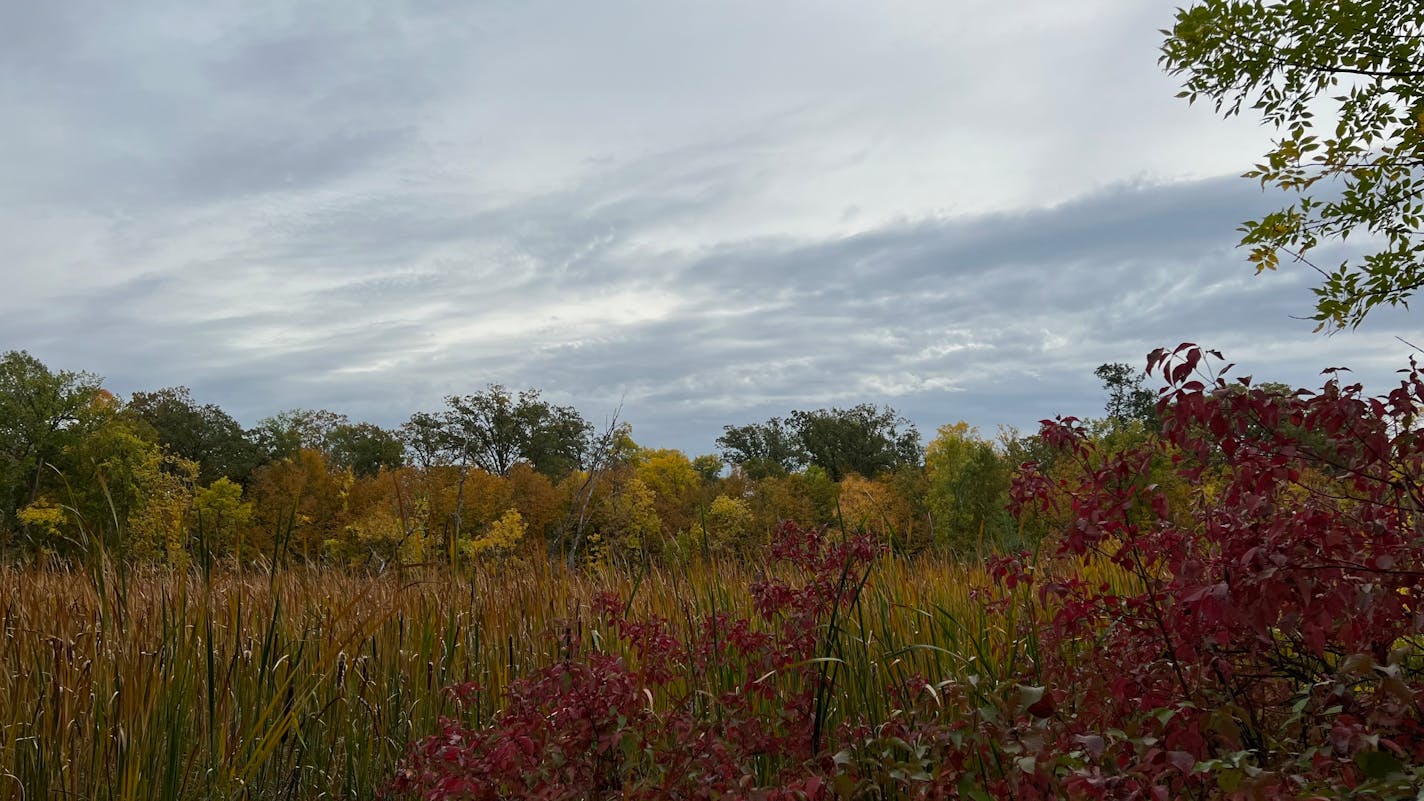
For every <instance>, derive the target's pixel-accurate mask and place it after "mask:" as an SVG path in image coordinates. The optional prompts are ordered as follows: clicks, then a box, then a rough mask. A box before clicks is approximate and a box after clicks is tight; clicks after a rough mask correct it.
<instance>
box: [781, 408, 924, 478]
mask: <svg viewBox="0 0 1424 801" xmlns="http://www.w3.org/2000/svg"><path fill="white" fill-rule="evenodd" d="M791 425H792V427H793V428H794V430H795V431H796V437H797V440H798V441H799V442H800V445H801V448H802V450H803V451H804V452H805V453H806V460H807V461H808V462H809V463H810V464H813V465H816V466H818V467H821V468H822V469H824V470H825V471H826V472H827V473H828V474H829V475H830V477H831V480H833V481H840V480H841V479H843V478H845V477H846V476H847V475H849V474H850V473H857V474H859V475H862V476H865V477H866V478H875V477H876V476H879V475H881V474H882V473H886V472H888V471H891V470H895V469H898V468H901V467H906V466H913V465H918V464H919V463H920V457H921V452H920V432H919V431H917V430H916V429H915V427H914V425H912V424H911V423H910V421H909V420H906V419H905V418H903V417H901V416H900V415H899V414H898V413H896V411H895V410H894V409H892V408H890V407H888V406H886V407H877V406H874V405H872V404H869V403H862V404H860V405H859V406H855V407H852V408H850V409H817V410H816V411H813V412H800V411H797V412H792V413H791Z"/></svg>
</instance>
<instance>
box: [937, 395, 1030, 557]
mask: <svg viewBox="0 0 1424 801" xmlns="http://www.w3.org/2000/svg"><path fill="white" fill-rule="evenodd" d="M925 478H926V483H927V484H928V491H927V496H928V497H927V499H926V503H927V505H928V506H929V511H930V517H931V519H932V520H933V521H934V524H933V525H934V535H933V536H934V538H935V540H936V541H937V542H938V544H940V545H944V546H947V547H949V548H950V549H951V550H954V551H957V552H961V553H966V552H970V551H973V550H974V549H975V548H977V547H979V546H980V544H981V543H983V541H984V540H985V539H987V540H989V542H990V543H993V542H994V541H995V540H996V539H997V538H998V537H999V535H1000V534H1001V533H1002V529H1003V527H1004V526H1005V525H1006V524H1007V522H1008V513H1007V511H1005V507H1006V505H1007V504H1008V500H1009V484H1010V482H1011V479H1012V470H1011V469H1010V465H1009V463H1008V461H1007V460H1006V459H1005V458H1004V455H1003V454H1002V453H1000V451H999V450H998V449H997V448H995V447H994V444H993V443H992V442H989V441H986V440H984V439H982V438H981V437H980V436H979V431H978V429H975V428H974V427H972V426H970V425H969V424H968V423H964V422H960V423H955V424H953V425H943V426H940V427H939V431H938V432H937V435H936V436H935V438H934V440H933V441H932V442H930V444H929V447H927V448H926V449H925Z"/></svg>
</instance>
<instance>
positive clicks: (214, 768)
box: [0, 558, 1027, 801]
mask: <svg viewBox="0 0 1424 801" xmlns="http://www.w3.org/2000/svg"><path fill="white" fill-rule="evenodd" d="M764 570H765V568H764V567H761V566H756V565H747V564H742V563H737V562H722V563H716V562H705V563H699V564H696V565H694V566H691V567H687V568H682V569H663V568H657V567H651V568H647V569H645V570H643V571H641V572H639V573H637V574H636V575H629V574H626V573H622V572H618V571H614V570H584V571H578V572H574V571H568V570H565V569H564V568H562V567H561V566H557V565H547V564H545V563H543V562H536V563H532V564H530V563H524V564H521V565H520V566H519V567H517V568H516V567H514V566H513V565H509V566H505V567H500V566H490V567H487V568H483V569H480V570H476V571H473V572H467V573H453V572H449V571H445V570H439V569H422V570H418V571H405V572H391V573H386V574H383V575H378V576H367V575H353V574H350V573H346V572H342V571H336V570H330V569H320V568H308V567H291V568H286V569H282V570H278V571H273V572H267V573H258V572H249V573H244V574H235V573H224V572H221V571H212V572H208V571H198V570H195V571H192V572H187V573H177V572H171V571H162V570H158V569H138V570H131V571H120V570H117V569H115V568H114V567H113V566H112V565H102V566H99V567H94V568H90V569H87V570H85V571H82V572H80V571H65V570H48V571H40V570H18V569H14V568H0V801H6V800H8V799H38V798H75V799H78V798H85V799H91V798H92V799H103V800H108V799H114V800H118V799H123V800H125V801H127V799H164V800H168V799H197V798H216V799H225V798H235V799H238V798H254V799H255V798H261V799H319V798H320V799H354V798H369V797H371V796H372V795H373V794H374V793H375V791H376V789H377V788H378V787H379V786H380V784H381V783H382V782H384V781H385V780H386V779H387V778H389V776H390V775H391V774H392V772H393V770H394V767H395V765H396V762H397V760H398V759H399V758H400V757H401V755H402V754H403V752H404V749H405V747H406V745H407V743H408V742H410V741H411V740H412V739H413V738H416V737H419V736H422V735H425V734H428V733H430V732H432V731H434V730H435V728H436V725H437V721H438V718H439V717H440V716H442V715H452V714H455V713H456V712H457V710H456V707H455V705H454V702H453V699H452V698H451V697H449V695H448V694H447V693H446V692H445V691H444V688H446V687H448V686H450V685H452V684H457V683H462V682H468V681H474V682H477V683H478V684H479V685H480V687H481V688H482V689H481V690H480V692H479V693H478V694H477V696H476V697H475V698H474V699H473V700H474V703H473V704H472V705H470V706H469V707H466V708H464V709H463V710H461V711H460V714H466V715H473V716H475V717H476V719H478V718H480V717H482V716H488V715H490V714H492V713H493V712H494V711H495V710H497V709H498V707H499V705H500V703H501V701H502V691H503V688H504V687H505V686H506V685H507V684H508V683H509V681H510V680H511V679H512V678H513V677H516V676H519V675H521V674H524V673H527V672H528V671H530V670H533V669H535V668H538V667H542V666H545V665H548V664H551V663H552V662H553V661H554V660H556V659H558V658H559V657H560V654H561V649H565V648H568V647H570V645H571V644H574V643H577V644H579V646H580V647H597V648H605V649H616V648H618V643H617V640H616V638H615V637H614V636H613V634H612V633H611V632H608V631H602V630H600V623H599V621H597V620H596V619H595V618H594V617H593V616H592V615H591V612H590V609H591V607H592V604H593V600H594V598H595V597H596V596H597V595H598V594H599V593H601V592H605V591H609V590H612V591H615V592H619V593H620V594H622V595H623V596H624V597H628V596H629V595H632V596H633V597H632V607H631V608H632V611H633V613H634V614H656V615H658V616H660V617H662V618H665V619H668V620H670V621H674V622H675V623H676V624H679V625H684V626H689V627H690V626H693V625H694V621H700V620H702V619H703V618H704V617H705V615H706V614H708V613H711V612H716V611H721V612H725V613H727V614H729V615H731V616H739V617H753V616H754V613H753V612H752V610H751V608H750V606H751V605H750V596H749V593H748V592H747V588H748V586H749V585H750V584H751V582H753V581H755V580H756V579H758V578H760V577H762V576H763V574H764ZM988 583H989V582H988V579H987V577H986V576H985V575H984V574H983V572H982V570H981V569H980V568H978V567H975V566H966V565H960V564H955V563H950V562H944V561H933V560H926V561H915V562H910V561H905V560H901V559H889V558H887V559H882V560H881V561H879V562H877V563H876V565H875V566H874V568H873V570H872V572H871V574H870V577H869V579H868V581H867V583H866V586H865V588H864V591H863V593H862V595H861V598H860V602H859V603H858V604H857V605H856V607H855V608H854V609H853V610H852V611H851V612H850V613H848V614H846V615H845V616H843V618H841V619H840V620H838V621H837V622H836V624H835V631H834V632H832V635H833V636H828V637H827V643H828V646H827V651H826V652H825V654H824V656H825V657H826V659H827V664H828V665H829V666H831V667H833V668H834V670H833V671H830V675H831V676H832V678H833V679H834V686H833V687H832V688H831V690H832V691H829V692H828V693H827V695H826V698H825V705H826V707H825V717H826V724H827V725H831V724H834V723H835V722H836V721H837V720H840V719H844V718H846V717H847V716H853V717H859V718H867V719H872V720H873V719H883V717H882V716H883V715H886V714H888V713H889V710H888V701H887V695H886V688H887V687H890V686H892V685H895V684H896V683H898V684H899V685H901V686H902V687H903V686H904V685H906V684H908V683H912V682H920V683H925V684H927V686H929V687H930V688H931V689H930V690H929V691H930V692H933V689H932V687H933V682H934V681H938V680H943V679H945V678H950V677H955V678H959V677H965V676H970V675H986V676H992V675H996V674H1002V673H1006V672H1008V671H1010V670H1014V669H1017V667H1018V666H1017V665H1016V664H1014V661H1015V660H1018V659H1022V658H1025V655H1026V653H1027V652H1026V650H1025V647H1024V645H1025V644H1024V643H1022V642H1019V641H1017V640H1016V639H1015V637H1016V635H1015V626H1014V622H1013V620H1012V619H1009V618H1005V617H1004V616H1002V615H989V614H986V613H985V612H984V611H983V608H982V607H981V606H980V604H979V603H978V602H977V601H976V600H975V599H974V598H973V597H972V596H971V589H970V588H971V587H974V586H983V585H986V584H988ZM687 681H692V682H699V683H705V684H707V685H708V689H709V690H712V689H715V686H716V685H724V684H731V683H734V679H733V677H721V678H719V677H706V676H703V677H697V676H689V677H687Z"/></svg>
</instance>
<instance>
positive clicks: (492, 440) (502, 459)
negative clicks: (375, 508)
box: [407, 384, 593, 478]
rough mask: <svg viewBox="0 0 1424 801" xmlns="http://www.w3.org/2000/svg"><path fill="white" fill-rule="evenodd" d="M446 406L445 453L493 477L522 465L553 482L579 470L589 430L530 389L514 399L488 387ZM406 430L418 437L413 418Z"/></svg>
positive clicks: (564, 408) (567, 410)
mask: <svg viewBox="0 0 1424 801" xmlns="http://www.w3.org/2000/svg"><path fill="white" fill-rule="evenodd" d="M445 402H446V405H447V407H448V409H447V411H446V413H445V416H444V431H445V437H446V441H447V443H449V444H448V445H447V448H448V449H451V450H454V451H457V452H459V453H462V454H464V456H465V457H466V458H468V460H469V461H470V462H471V463H473V464H475V465H476V466H478V467H480V468H482V469H484V470H485V471H487V472H490V473H494V474H496V475H500V476H508V475H509V469H510V468H511V467H513V466H514V465H515V464H516V463H518V462H521V461H524V462H528V463H529V464H530V465H531V466H532V467H533V468H534V469H535V470H536V471H538V472H540V473H543V474H544V475H546V476H549V477H550V478H558V477H561V476H563V475H565V474H567V473H568V472H569V471H571V470H573V469H575V468H577V467H579V466H580V465H581V464H582V462H583V458H584V456H585V454H586V453H587V451H588V448H589V437H590V435H591V433H592V430H593V427H592V426H591V425H589V423H588V422H587V421H585V420H584V419H583V417H581V416H580V415H579V413H578V412H577V411H576V410H574V409H572V408H570V407H567V406H555V405H553V404H551V403H548V402H547V401H544V400H543V399H541V398H540V397H539V391H538V390H535V389H530V390H525V391H523V392H520V393H519V395H518V396H515V395H512V394H511V393H510V392H509V390H507V389H505V388H504V387H502V386H500V385H499V384H491V385H489V386H488V387H487V388H486V389H485V390H484V391H483V392H478V393H475V394H473V395H451V396H450V397H448V398H446V399H445ZM407 426H415V427H416V428H414V429H411V433H419V425H418V422H417V421H416V420H415V418H412V421H411V422H410V423H407ZM407 441H408V442H409V441H410V440H409V438H408V439H407Z"/></svg>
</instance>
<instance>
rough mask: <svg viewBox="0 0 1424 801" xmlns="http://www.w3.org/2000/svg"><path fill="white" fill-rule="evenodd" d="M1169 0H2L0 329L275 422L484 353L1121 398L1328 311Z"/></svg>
mask: <svg viewBox="0 0 1424 801" xmlns="http://www.w3.org/2000/svg"><path fill="white" fill-rule="evenodd" d="M1170 10H1171V3H1168V2H1166V1H1165V0H1163V1H1162V2H1156V0H1154V2H1152V3H1142V4H1121V3H1116V2H1112V1H1111V0H1085V2H1083V3H1080V4H1075V5H1074V6H1073V8H1072V9H1071V10H1070V9H1068V7H1066V6H1064V5H1063V4H1061V3H1056V2H1051V1H1050V0H1033V2H1029V3H1027V4H1023V5H1021V6H1013V7H1011V8H998V7H994V6H991V5H990V4H967V5H963V4H961V5H957V6H954V5H951V6H946V5H945V4H940V3H934V2H928V1H926V2H918V1H917V0H916V1H912V2H907V3H904V4H901V6H898V7H897V11H896V13H893V14H892V13H887V12H886V11H885V10H884V9H883V8H881V7H878V6H857V5H854V4H849V5H834V4H833V5H825V4H815V5H814V6H810V5H800V4H796V3H789V4H783V5H777V4H772V5H770V6H768V5H766V4H754V3H727V4H719V5H716V6H704V5H685V4H676V3H673V4H666V3H640V2H633V1H632V0H629V1H628V2H621V1H619V2H610V3H601V4H598V5H597V6H585V5H582V4H568V3H552V2H542V1H539V0H536V1H535V2H527V3H517V4H516V3H499V2H482V3H438V2H409V3H401V4H385V3H380V4H378V3H363V2H341V3H335V2H331V3H325V4H322V3H318V4H308V5H303V6H300V7H292V6H291V5H290V4H285V3H267V4H264V3H255V4H254V3H249V2H237V1H236V0H233V1H232V2H220V3H214V4H202V5H200V6H195V5H192V4H181V3H176V2H136V3H133V4H124V5H123V6H122V7H119V6H114V5H111V4H103V3H90V4H88V5H84V4H78V3H76V4H53V3H48V4H46V3H38V4H36V3H29V4H26V3H16V4H9V5H6V6H3V7H0V70H3V74H4V76H5V77H4V78H0V111H3V112H4V114H5V117H6V119H7V120H16V121H19V123H20V124H13V125H7V126H0V154H3V155H4V157H5V159H6V164H7V170H8V173H7V180H6V181H5V182H4V183H3V184H0V252H4V253H6V254H7V256H8V259H9V261H8V263H7V264H6V266H5V268H4V269H5V276H4V277H5V278H6V282H5V288H6V290H7V291H6V293H5V294H4V295H0V345H3V346H4V347H16V348H28V349H30V350H32V351H33V352H35V353H36V355H38V356H40V357H41V358H42V359H44V360H46V361H47V362H49V363H51V364H52V365H54V366H59V367H67V368H83V369H90V370H93V371H96V372H99V373H102V374H104V375H106V376H107V377H108V381H109V384H110V386H111V387H112V388H114V389H115V390H117V391H120V392H131V391H134V390H139V389H152V388H155V387H159V386H164V385H171V384H179V383H182V384H188V385H190V386H191V387H192V388H193V389H194V391H195V394H196V395H197V396H198V397H200V398H202V399H204V400H212V401H215V402H218V403H220V404H222V405H223V406H224V407H226V408H228V409H229V410H230V411H232V412H233V413H235V414H236V415H237V416H239V417H240V418H241V419H243V420H244V421H246V422H248V423H251V422H255V420H256V419H257V418H259V417H261V416H263V415H267V414H271V413H273V412H275V411H278V410H280V409H283V408H289V407H293V406H308V407H327V408H331V409H333V410H338V411H343V412H347V413H349V414H351V415H352V416H354V417H359V418H365V419H370V420H373V421H375V422H379V423H382V424H387V425H392V424H396V423H399V422H400V421H401V420H402V419H404V417H405V416H406V415H408V414H409V413H410V412H412V411H414V410H417V409H423V408H433V407H435V406H437V405H438V404H439V403H440V401H441V397H442V396H443V395H444V394H446V393H454V392H468V391H472V390H474V389H477V388H478V387H480V386H482V385H484V384H485V383H487V382H500V383H504V384H507V385H511V386H536V387H540V388H542V389H544V390H545V391H546V393H547V394H549V395H550V396H551V397H552V398H553V399H555V400H557V401H559V402H564V403H575V404H576V405H578V406H579V407H580V408H581V409H583V411H584V412H585V413H586V414H588V415H589V416H590V417H592V418H595V419H598V418H600V417H602V416H603V415H605V414H607V413H609V412H611V411H612V409H614V408H615V407H616V406H617V405H618V404H619V403H622V404H623V409H624V412H623V413H624V416H625V418H626V419H628V420H630V421H632V422H633V423H634V425H635V427H636V435H637V437H638V438H639V439H640V440H641V441H645V442H647V443H650V444H656V445H669V446H674V447H682V448H684V449H687V450H690V451H706V450H709V449H710V448H711V447H712V440H713V438H714V437H715V436H716V434H717V433H718V431H719V430H720V427H721V426H722V425H724V424H727V423H739V422H745V421H748V420H755V419H761V418H764V417H766V416H768V415H771V414H784V413H785V412H786V411H788V410H789V409H791V408H808V407H817V406H824V405H833V404H852V403H858V402H862V401H871V402H882V403H890V404H892V405H894V406H896V407H898V408H900V409H901V410H902V411H904V412H905V413H907V414H909V415H910V416H911V417H912V418H913V419H915V420H916V421H917V422H918V423H919V424H920V425H921V427H922V428H923V429H925V430H926V432H929V431H931V430H932V429H933V428H934V427H935V426H936V425H938V424H940V423H945V422H951V421H954V420H958V419H966V420H968V421H970V422H972V423H975V424H977V425H979V426H980V427H981V428H984V429H986V430H989V429H992V428H993V426H994V425H995V424H997V423H1011V424H1015V425H1019V426H1031V424H1032V423H1033V421H1035V420H1037V419H1038V418H1040V417H1044V416H1049V415H1052V414H1054V413H1060V412H1061V413H1072V414H1080V415H1081V414H1091V413H1093V412H1094V411H1095V410H1096V409H1098V408H1099V406H1100V398H1099V395H1100V393H1099V391H1098V388H1097V386H1096V382H1095V380H1094V379H1093V377H1092V369H1093V367H1095V366H1096V365H1097V364H1100V363H1102V362H1105V361H1128V362H1139V361H1141V359H1142V357H1143V355H1144V354H1145V353H1146V352H1147V351H1148V350H1150V349H1151V348H1153V347H1156V346H1159V345H1163V344H1175V343H1176V342H1178V341H1180V340H1183V339H1195V340H1199V341H1202V342H1204V343H1208V344H1211V345H1213V346H1215V347H1219V348H1221V349H1223V350H1226V351H1227V352H1228V353H1229V355H1231V356H1232V357H1233V358H1236V359H1237V360H1238V361H1241V362H1243V363H1245V364H1246V365H1249V367H1248V368H1246V369H1250V370H1251V371H1254V372H1256V373H1258V374H1259V375H1261V376H1262V377H1270V378H1274V379H1278V380H1286V381H1292V382H1304V383H1308V382H1310V381H1312V380H1314V375H1313V373H1314V372H1315V370H1317V369H1318V368H1319V367H1320V366H1323V365H1324V364H1327V363H1329V364H1335V363H1353V364H1356V365H1357V366H1359V367H1360V368H1361V375H1366V376H1369V377H1370V378H1371V380H1381V381H1382V380H1385V378H1384V377H1386V376H1387V375H1388V371H1389V370H1390V369H1392V368H1393V367H1394V366H1395V362H1397V361H1398V358H1397V357H1399V356H1400V355H1402V353H1403V352H1404V347H1403V346H1402V345H1400V344H1399V343H1397V342H1395V341H1394V340H1393V339H1392V336H1393V335H1394V334H1395V333H1398V332H1402V331H1405V330H1406V326H1407V323H1406V320H1405V318H1404V317H1403V316H1402V315H1401V314H1398V313H1390V314H1382V315H1378V316H1377V318H1375V319H1373V320H1372V322H1371V324H1370V325H1369V326H1368V328H1367V330H1365V331H1362V332H1357V333H1354V334H1351V335H1348V336H1340V337H1334V338H1324V337H1318V336H1311V335H1310V334H1309V329H1310V326H1309V325H1308V324H1306V323H1303V322H1301V321H1299V320H1294V319H1292V318H1291V315H1292V314H1297V315H1299V314H1305V313H1307V312H1308V310H1309V309H1310V306H1311V296H1310V293H1309V291H1308V286H1309V280H1310V275H1308V274H1307V273H1306V272H1304V271H1300V270H1292V269H1284V270H1282V272H1281V273H1280V274H1278V275H1267V276H1261V277H1254V278H1253V277H1252V276H1251V275H1250V270H1249V268H1247V267H1246V266H1245V265H1244V264H1243V261H1242V256H1241V254H1240V253H1239V252H1237V251H1235V250H1234V249H1233V241H1234V234H1233V230H1234V228H1235V226H1236V225H1237V224H1238V222H1239V221H1240V220H1241V219H1243V218H1245V217H1249V216H1252V215H1255V214H1258V213H1260V211H1261V210H1262V209H1263V208H1269V207H1270V206H1272V205H1273V204H1274V203H1275V202H1276V199H1275V198H1273V197H1270V196H1262V195H1261V194H1260V193H1259V191H1258V190H1257V189H1256V188H1255V187H1254V185H1252V184H1250V183H1249V182H1246V181H1242V180H1240V179H1236V178H1230V177H1210V176H1219V175H1221V174H1222V173H1228V172H1230V171H1232V170H1237V169H1239V168H1240V167H1241V166H1243V165H1244V164H1246V163H1248V159H1249V158H1250V156H1251V155H1252V154H1254V153H1256V152H1259V150H1260V146H1261V139H1262V137H1263V136H1264V134H1263V133H1262V132H1261V131H1258V130H1256V129H1255V128H1254V127H1252V126H1250V125H1249V124H1247V123H1243V122H1242V121H1236V122H1233V123H1224V122H1222V121H1219V120H1214V119H1212V118H1211V115H1210V114H1208V113H1206V112H1203V111H1201V110H1199V109H1198V110H1189V109H1187V108H1185V107H1184V106H1181V105H1180V104H1177V103H1175V101H1173V100H1172V99H1171V81H1170V80H1169V79H1166V78H1164V77H1163V76H1161V75H1160V74H1159V73H1158V72H1157V70H1156V68H1155V65H1154V60H1155V53H1154V48H1155V46H1156V38H1155V29H1156V28H1158V27H1161V26H1162V25H1163V24H1165V22H1166V20H1167V19H1168V18H1169V16H1170Z"/></svg>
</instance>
